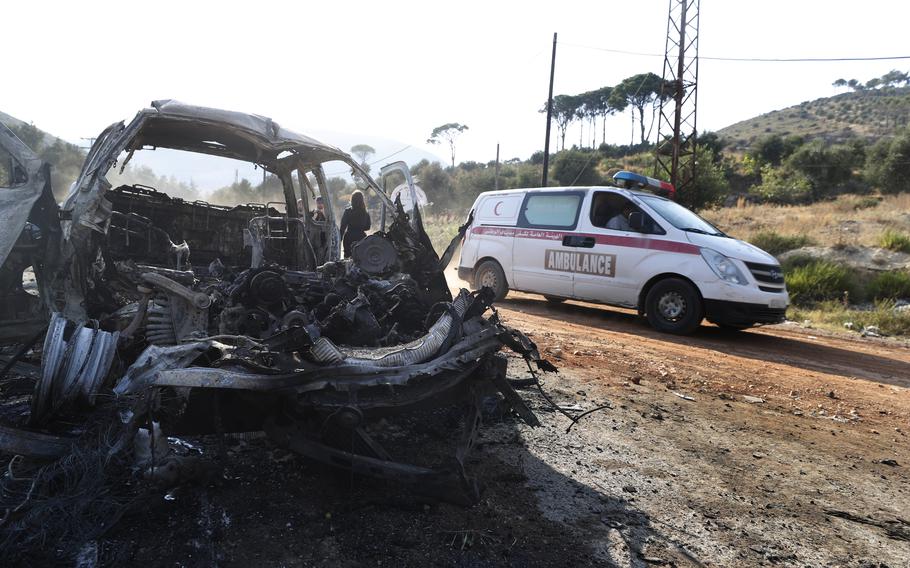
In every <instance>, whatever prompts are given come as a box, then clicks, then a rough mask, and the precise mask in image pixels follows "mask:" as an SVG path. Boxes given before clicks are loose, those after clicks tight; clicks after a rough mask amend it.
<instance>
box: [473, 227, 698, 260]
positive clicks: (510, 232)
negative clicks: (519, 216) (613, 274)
mask: <svg viewBox="0 0 910 568" xmlns="http://www.w3.org/2000/svg"><path fill="white" fill-rule="evenodd" d="M470 231H471V232H472V233H475V234H478V235H490V236H492V237H515V238H518V239H541V240H545V241H562V239H563V237H565V236H566V235H577V236H579V237H593V238H594V241H595V242H596V243H597V244H599V245H608V246H615V247H628V248H640V249H649V250H660V251H666V252H678V253H680V254H700V249H699V247H697V246H695V245H693V244H690V243H679V242H676V241H665V240H661V239H649V238H646V237H625V236H619V235H602V234H594V233H572V232H567V231H547V230H543V229H526V228H519V227H496V226H490V225H484V226H480V227H472V228H471V229H470Z"/></svg>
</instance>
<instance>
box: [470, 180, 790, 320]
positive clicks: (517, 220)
mask: <svg viewBox="0 0 910 568" xmlns="http://www.w3.org/2000/svg"><path fill="white" fill-rule="evenodd" d="M614 180H615V181H617V182H618V183H620V184H622V185H624V186H625V187H546V188H537V189H512V190H505V191H490V192H486V193H482V194H480V196H478V197H477V200H476V201H475V202H474V205H473V207H472V214H473V216H474V217H473V221H472V223H471V225H470V227H469V228H468V230H467V232H466V234H465V237H464V241H463V243H462V252H461V260H460V261H459V266H458V275H459V277H460V278H461V279H463V280H466V281H468V282H472V283H473V284H474V286H475V288H477V289H479V288H481V287H483V286H488V287H490V288H492V289H493V291H494V292H495V294H496V298H497V299H502V298H504V297H505V296H506V294H507V293H508V292H509V290H510V289H511V290H519V291H522V292H531V293H534V294H542V295H543V296H544V297H545V298H546V299H547V300H549V301H552V302H561V301H563V300H565V299H576V300H584V301H587V302H598V303H603V304H609V305H614V306H621V307H626V308H635V309H637V310H638V312H639V314H641V315H645V316H646V317H647V319H648V321H649V322H650V324H651V325H652V326H653V327H654V328H655V329H658V330H660V331H665V332H669V333H678V334H688V333H692V332H693V331H695V330H696V329H697V328H698V326H699V325H700V323H701V321H702V319H705V318H706V319H707V320H708V321H711V322H713V323H715V324H717V325H719V326H721V327H725V328H728V329H744V328H747V327H751V326H753V325H756V324H772V323H780V322H782V321H783V320H784V314H785V312H786V309H787V305H788V304H789V296H788V294H787V289H786V286H785V285H784V275H783V272H782V271H781V268H780V264H779V263H778V261H777V260H776V259H775V258H774V257H773V256H771V255H770V254H768V253H766V252H764V251H763V250H761V249H759V248H757V247H755V246H753V245H750V244H749V243H746V242H743V241H739V240H736V239H734V238H732V237H729V236H728V235H725V234H724V233H723V232H722V231H720V230H718V229H717V228H716V227H714V226H713V225H711V224H710V223H708V222H707V221H705V220H704V219H702V218H701V217H699V216H698V215H696V214H695V213H693V212H692V211H689V210H688V209H686V208H685V207H683V206H681V205H679V204H678V203H676V202H674V201H671V200H669V199H666V198H664V197H660V196H658V195H655V194H654V193H651V192H649V191H646V190H644V189H641V188H645V187H648V186H652V187H653V186H656V187H655V189H659V188H660V187H662V186H663V187H666V186H669V184H666V182H657V181H656V180H651V179H650V178H645V177H643V176H639V175H638V174H633V173H631V172H620V173H619V174H617V175H616V176H614ZM658 184H660V185H658ZM670 188H671V191H672V186H670Z"/></svg>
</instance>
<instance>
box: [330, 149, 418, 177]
mask: <svg viewBox="0 0 910 568" xmlns="http://www.w3.org/2000/svg"><path fill="white" fill-rule="evenodd" d="M412 146H413V145H412V144H408V145H407V146H405V147H404V148H402V149H400V150H396V151H394V152H392V153H391V154H388V155H386V156H383V157H381V158H377V159H375V160H373V161H372V162H370V163H369V164H367V165H368V166H375V165H376V164H378V163H379V162H382V161H384V160H388V159H389V158H391V157H392V156H395V155H398V154H401V153H402V152H404V151H405V150H407V149H408V148H411V147H412ZM343 173H346V170H339V171H337V172H332V173H327V174H325V177H330V176H337V175H341V174H343Z"/></svg>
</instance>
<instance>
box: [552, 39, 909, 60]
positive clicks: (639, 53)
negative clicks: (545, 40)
mask: <svg viewBox="0 0 910 568" xmlns="http://www.w3.org/2000/svg"><path fill="white" fill-rule="evenodd" d="M557 43H558V44H561V45H565V46H567V47H578V48H581V49H592V50H594V51H606V52H608V53H619V54H622V55H636V56H640V57H664V56H665V55H666V54H664V53H646V52H642V51H627V50H624V49H612V48H608V47H597V46H593V45H583V44H580V43H568V42H562V41H561V42H557ZM698 58H699V59H704V60H707V61H741V62H745V63H833V62H838V61H896V60H903V59H910V55H884V56H874V57H715V56H711V55H699V56H698Z"/></svg>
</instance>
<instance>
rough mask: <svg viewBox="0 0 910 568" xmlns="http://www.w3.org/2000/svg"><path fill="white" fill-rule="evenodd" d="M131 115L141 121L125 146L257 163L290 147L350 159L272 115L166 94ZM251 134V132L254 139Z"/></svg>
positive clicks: (328, 157)
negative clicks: (136, 133)
mask: <svg viewBox="0 0 910 568" xmlns="http://www.w3.org/2000/svg"><path fill="white" fill-rule="evenodd" d="M136 119H139V120H141V121H142V122H144V123H145V124H144V126H143V132H142V135H141V136H137V137H136V138H135V139H134V141H133V143H132V144H131V145H130V149H138V148H141V147H142V146H155V147H159V148H174V149H180V150H191V151H195V152H203V153H208V154H215V155H220V156H225V157H230V158H235V159H238V160H247V161H251V162H257V163H271V162H274V161H275V159H276V158H277V156H278V155H279V154H280V153H281V152H283V151H285V150H291V149H301V150H306V151H307V152H311V153H314V154H316V155H315V156H314V158H315V159H318V160H319V161H328V160H332V159H339V160H343V159H346V158H349V156H348V154H347V153H346V152H343V151H342V150H339V149H338V148H336V147H334V146H330V145H328V144H323V143H322V142H319V141H317V140H315V139H313V138H310V137H309V136H304V135H303V134H298V133H296V132H292V131H290V130H288V129H286V128H283V127H282V126H280V125H278V124H277V123H276V122H275V121H273V120H272V119H271V118H267V117H264V116H260V115H257V114H245V113H242V112H235V111H228V110H220V109H214V108H208V107H201V106H194V105H188V104H185V103H182V102H180V101H175V100H170V99H169V100H160V101H153V102H152V107H151V108H147V109H144V110H141V111H139V113H138V114H137V115H136ZM226 127H229V128H230V130H226ZM232 130H236V131H238V132H233V131H232ZM175 135H177V136H175ZM251 137H256V140H255V144H254V143H252V142H251Z"/></svg>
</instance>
